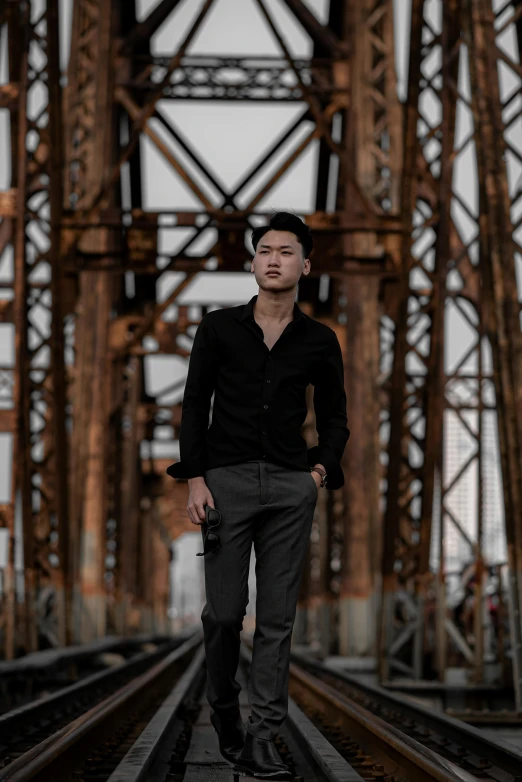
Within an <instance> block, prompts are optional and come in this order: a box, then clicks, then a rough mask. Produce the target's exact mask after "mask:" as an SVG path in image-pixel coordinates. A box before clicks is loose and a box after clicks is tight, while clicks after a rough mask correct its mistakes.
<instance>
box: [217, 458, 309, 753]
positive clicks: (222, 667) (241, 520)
mask: <svg viewBox="0 0 522 782" xmlns="http://www.w3.org/2000/svg"><path fill="white" fill-rule="evenodd" d="M205 481H206V484H207V486H208V488H209V489H210V491H211V493H212V496H213V498H214V504H215V507H216V508H217V510H219V511H220V512H221V514H222V521H221V525H220V527H219V528H218V530H217V531H218V533H219V535H220V538H221V547H220V549H219V550H218V551H217V552H216V553H214V554H212V553H209V554H206V555H205V557H204V563H205V593H206V604H205V607H204V608H203V612H202V614H201V620H202V623H203V632H204V641H205V651H206V664H207V691H206V695H207V699H208V702H209V704H210V706H211V709H212V710H213V711H214V712H215V713H216V714H217V716H218V719H219V716H220V715H221V716H224V717H225V716H227V715H232V714H234V713H235V712H237V710H238V708H239V705H238V694H239V691H240V689H241V687H240V685H239V684H238V682H237V681H236V671H237V667H238V663H239V647H240V635H239V634H240V632H241V629H242V625H243V619H244V616H245V614H246V607H247V604H248V572H249V565H250V554H251V550H252V544H254V551H255V557H256V585H257V598H256V629H255V633H254V648H253V657H252V666H251V671H250V678H249V682H248V700H249V704H250V711H251V715H250V718H249V720H248V723H247V726H246V729H247V731H248V732H249V733H251V734H252V735H254V736H258V737H259V738H266V739H273V738H275V736H276V735H277V732H278V729H279V726H280V725H281V724H282V722H283V721H284V720H285V718H286V715H287V712H288V669H289V664H290V642H291V637H292V628H293V624H294V620H295V613H296V606H297V598H298V596H299V587H300V583H301V577H302V574H303V568H304V560H305V555H306V551H307V547H308V542H309V539H310V532H311V527H312V520H313V515H314V509H315V505H316V502H317V495H318V490H317V485H316V483H315V480H314V478H313V476H312V475H311V474H310V472H308V471H303V470H293V469H288V468H286V467H281V466H280V465H278V464H275V463H273V462H265V461H260V460H256V461H249V462H244V463H242V464H236V465H231V466H226V467H215V468H213V469H210V470H207V472H206V473H205ZM201 533H202V537H204V529H203V527H202V529H201Z"/></svg>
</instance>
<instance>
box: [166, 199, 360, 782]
mask: <svg viewBox="0 0 522 782" xmlns="http://www.w3.org/2000/svg"><path fill="white" fill-rule="evenodd" d="M252 244H253V246H254V250H255V256H254V259H253V261H252V267H251V272H252V273H254V274H255V278H256V282H257V283H258V285H259V293H258V294H257V295H256V296H253V297H252V299H251V300H250V301H249V302H248V304H245V305H241V306H238V307H228V308H225V309H221V310H215V311H212V312H208V313H206V314H205V315H204V317H203V318H202V320H201V322H200V324H199V326H198V329H197V332H196V335H195V338H194V344H193V348H192V352H191V356H190V362H189V370H188V376H187V382H186V386H185V393H184V397H183V408H182V422H181V430H180V438H179V439H180V457H181V460H180V461H179V462H177V463H176V464H174V465H171V466H170V467H169V468H168V470H167V472H168V473H169V475H171V476H173V477H175V478H187V479H188V482H189V500H188V508H187V510H188V514H189V517H190V519H191V521H192V522H193V523H194V524H203V522H205V506H209V507H210V508H214V509H216V510H218V511H219V512H220V514H221V523H220V525H219V527H218V528H217V529H216V530H215V531H216V532H217V533H218V535H219V539H220V546H219V548H218V550H217V551H208V552H207V553H206V554H205V589H206V601H207V602H206V605H205V607H204V609H203V612H202V615H201V619H202V622H203V629H204V641H205V650H206V662H207V699H208V702H209V704H210V706H211V721H212V724H213V726H214V728H215V730H216V731H217V733H218V737H219V743H220V750H221V754H222V755H223V757H225V758H226V759H227V760H228V761H230V762H232V763H235V764H236V765H235V770H236V771H239V772H243V773H248V774H253V775H254V776H256V777H260V778H263V779H268V778H274V777H278V778H285V779H286V778H288V777H289V776H290V774H289V770H288V767H287V766H286V765H285V764H283V763H282V762H281V760H280V758H279V756H278V754H277V752H276V750H275V747H274V745H273V739H274V738H275V736H276V735H277V732H278V728H279V726H280V725H281V724H282V722H283V721H284V719H285V718H286V715H287V710H288V669H289V658H290V641H291V634H292V628H293V624H294V620H295V612H296V605H297V598H298V593H299V586H300V581H301V577H302V572H303V567H304V560H305V554H306V550H307V545H308V541H309V537H310V531H311V525H312V519H313V514H314V508H315V504H316V502H317V496H318V491H319V488H320V487H321V486H326V484H327V485H328V487H329V488H331V489H337V488H340V487H341V486H343V485H344V476H343V471H342V468H341V464H340V462H341V457H342V454H343V452H344V448H345V445H346V442H347V440H348V438H349V435H350V432H349V429H348V428H347V419H346V394H345V390H344V372H343V361H342V355H341V349H340V346H339V341H338V339H337V335H336V334H335V332H334V331H333V330H332V329H331V328H329V327H328V326H326V325H325V324H322V323H319V322H318V321H316V320H314V319H312V318H310V317H308V316H307V315H305V314H304V313H303V312H302V311H301V309H300V308H299V306H298V305H297V303H296V301H295V299H296V293H297V285H298V283H299V279H300V277H301V275H302V274H304V275H305V276H306V275H308V274H310V259H309V257H308V256H309V255H310V252H311V250H312V247H313V240H312V236H311V234H310V230H309V228H308V227H307V226H306V225H305V223H303V221H302V220H301V219H300V218H299V217H297V216H296V215H292V214H289V213H287V212H279V213H276V214H274V215H273V216H272V218H271V220H270V224H269V225H268V226H262V227H258V228H256V229H254V231H253V233H252ZM309 383H312V384H313V386H314V409H315V414H316V426H317V432H318V445H316V446H313V447H312V448H307V445H306V441H305V440H304V438H303V437H302V435H301V429H302V425H303V423H304V420H305V418H306V413H307V406H306V395H305V391H306V387H307V386H308V384H309ZM213 393H215V396H214V406H213V413H212V423H211V425H210V427H208V419H209V409H210V400H211V396H212V394H213ZM206 527H207V525H205V527H204V528H203V529H202V533H203V540H204V543H205V542H206V538H207V536H206V534H205V531H208V530H205V528H206ZM252 543H253V545H254V551H255V555H256V581H257V600H256V630H255V633H254V643H253V656H252V666H251V671H250V678H249V685H248V696H249V703H250V709H251V715H250V717H249V720H248V724H247V726H246V731H245V726H244V725H243V723H242V720H241V717H240V712H239V703H238V693H239V690H240V689H241V688H240V686H239V684H238V683H237V681H236V679H235V675H236V671H237V666H238V662H239V647H240V631H241V629H242V624H243V619H244V616H245V613H246V606H247V603H248V571H249V561H250V553H251V548H252Z"/></svg>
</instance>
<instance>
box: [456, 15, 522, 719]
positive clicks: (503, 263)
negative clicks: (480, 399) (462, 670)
mask: <svg viewBox="0 0 522 782" xmlns="http://www.w3.org/2000/svg"><path fill="white" fill-rule="evenodd" d="M466 10H467V29H466V33H467V42H468V45H469V46H470V53H471V57H470V62H471V82H472V87H473V93H472V95H473V97H472V106H473V114H474V121H475V125H476V128H477V137H478V141H479V143H478V145H477V162H478V169H479V189H480V202H481V214H480V228H481V240H482V253H481V266H482V274H483V277H484V283H485V308H486V312H487V317H488V321H487V324H488V336H489V338H490V341H491V346H492V349H493V362H494V368H495V372H494V374H495V392H496V401H497V417H498V426H499V439H500V454H501V463H502V473H503V489H504V506H505V523H506V534H507V542H508V564H509V590H508V595H509V600H510V631H511V646H512V650H513V658H512V661H513V679H514V689H515V696H516V707H517V708H518V709H520V708H522V614H521V607H522V331H521V324H520V314H519V312H520V304H519V295H518V288H517V279H516V272H515V260H514V249H515V248H514V244H513V229H514V228H513V223H512V221H511V214H510V212H511V210H510V206H511V204H510V197H509V191H508V178H507V170H506V162H505V151H506V145H505V141H504V122H503V118H502V103H501V99H500V91H499V82H498V75H497V60H498V59H499V56H500V54H499V50H498V48H497V46H496V40H495V37H496V32H495V29H494V26H493V22H494V15H493V11H492V8H491V6H490V5H489V4H488V3H486V2H483V0H470V1H469V2H467V3H466Z"/></svg>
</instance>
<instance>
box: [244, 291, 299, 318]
mask: <svg viewBox="0 0 522 782" xmlns="http://www.w3.org/2000/svg"><path fill="white" fill-rule="evenodd" d="M295 294H296V291H295V289H294V291H293V292H292V291H288V292H287V291H285V292H284V293H281V294H280V295H276V296H273V295H272V296H266V295H265V296H263V295H262V291H260V292H259V294H258V296H257V299H256V301H255V303H254V317H255V319H256V320H262V321H265V322H272V323H275V324H278V323H285V322H287V321H289V320H293V318H294V302H295Z"/></svg>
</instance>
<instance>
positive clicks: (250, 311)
mask: <svg viewBox="0 0 522 782" xmlns="http://www.w3.org/2000/svg"><path fill="white" fill-rule="evenodd" d="M257 296H258V294H257V293H256V295H255V296H252V298H251V299H250V301H249V302H247V303H246V304H245V305H244V307H243V312H242V313H241V319H242V320H250V319H252V318H253V317H254V304H255V303H256V301H257ZM300 320H303V321H304V314H303V311H302V309H301V308H300V307H299V305H298V303H297V302H296V301H294V321H300Z"/></svg>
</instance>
